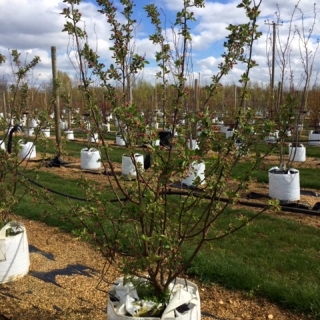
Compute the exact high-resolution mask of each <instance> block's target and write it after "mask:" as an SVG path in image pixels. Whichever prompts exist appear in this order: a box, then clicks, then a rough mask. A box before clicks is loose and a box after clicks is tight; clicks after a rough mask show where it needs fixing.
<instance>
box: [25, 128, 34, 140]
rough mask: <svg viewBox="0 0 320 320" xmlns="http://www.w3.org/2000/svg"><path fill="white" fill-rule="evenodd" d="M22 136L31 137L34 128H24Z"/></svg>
mask: <svg viewBox="0 0 320 320" xmlns="http://www.w3.org/2000/svg"><path fill="white" fill-rule="evenodd" d="M24 135H25V137H27V138H28V137H31V136H33V135H34V128H26V129H24Z"/></svg>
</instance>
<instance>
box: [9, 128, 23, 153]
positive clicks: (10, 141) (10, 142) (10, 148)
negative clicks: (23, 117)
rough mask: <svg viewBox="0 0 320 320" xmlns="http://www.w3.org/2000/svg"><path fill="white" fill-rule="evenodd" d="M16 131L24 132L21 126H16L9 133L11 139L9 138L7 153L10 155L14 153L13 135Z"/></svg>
mask: <svg viewBox="0 0 320 320" xmlns="http://www.w3.org/2000/svg"><path fill="white" fill-rule="evenodd" d="M16 131H18V132H19V131H22V128H21V126H20V125H19V124H16V125H15V126H14V127H13V128H12V129H11V130H10V132H9V137H8V146H7V151H8V153H9V154H11V152H12V135H13V133H14V132H16Z"/></svg>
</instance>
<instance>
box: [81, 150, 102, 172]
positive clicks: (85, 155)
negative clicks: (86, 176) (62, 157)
mask: <svg viewBox="0 0 320 320" xmlns="http://www.w3.org/2000/svg"><path fill="white" fill-rule="evenodd" d="M80 157H81V163H80V166H81V169H99V168H101V161H100V159H101V156H100V152H99V150H97V149H94V148H90V149H88V148H85V149H82V150H81V152H80Z"/></svg>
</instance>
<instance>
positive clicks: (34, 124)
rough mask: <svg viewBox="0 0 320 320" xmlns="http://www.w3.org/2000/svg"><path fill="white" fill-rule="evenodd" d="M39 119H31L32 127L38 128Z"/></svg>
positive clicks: (30, 125) (30, 124)
mask: <svg viewBox="0 0 320 320" xmlns="http://www.w3.org/2000/svg"><path fill="white" fill-rule="evenodd" d="M38 123H39V122H38V120H37V119H31V120H30V123H29V127H30V128H36V127H37V126H38Z"/></svg>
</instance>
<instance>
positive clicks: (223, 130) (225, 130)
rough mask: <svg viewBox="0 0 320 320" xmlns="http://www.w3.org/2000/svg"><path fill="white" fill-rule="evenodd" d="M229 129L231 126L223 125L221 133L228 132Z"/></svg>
mask: <svg viewBox="0 0 320 320" xmlns="http://www.w3.org/2000/svg"><path fill="white" fill-rule="evenodd" d="M228 129H229V127H227V126H221V127H220V132H221V133H226V132H227V131H228Z"/></svg>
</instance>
